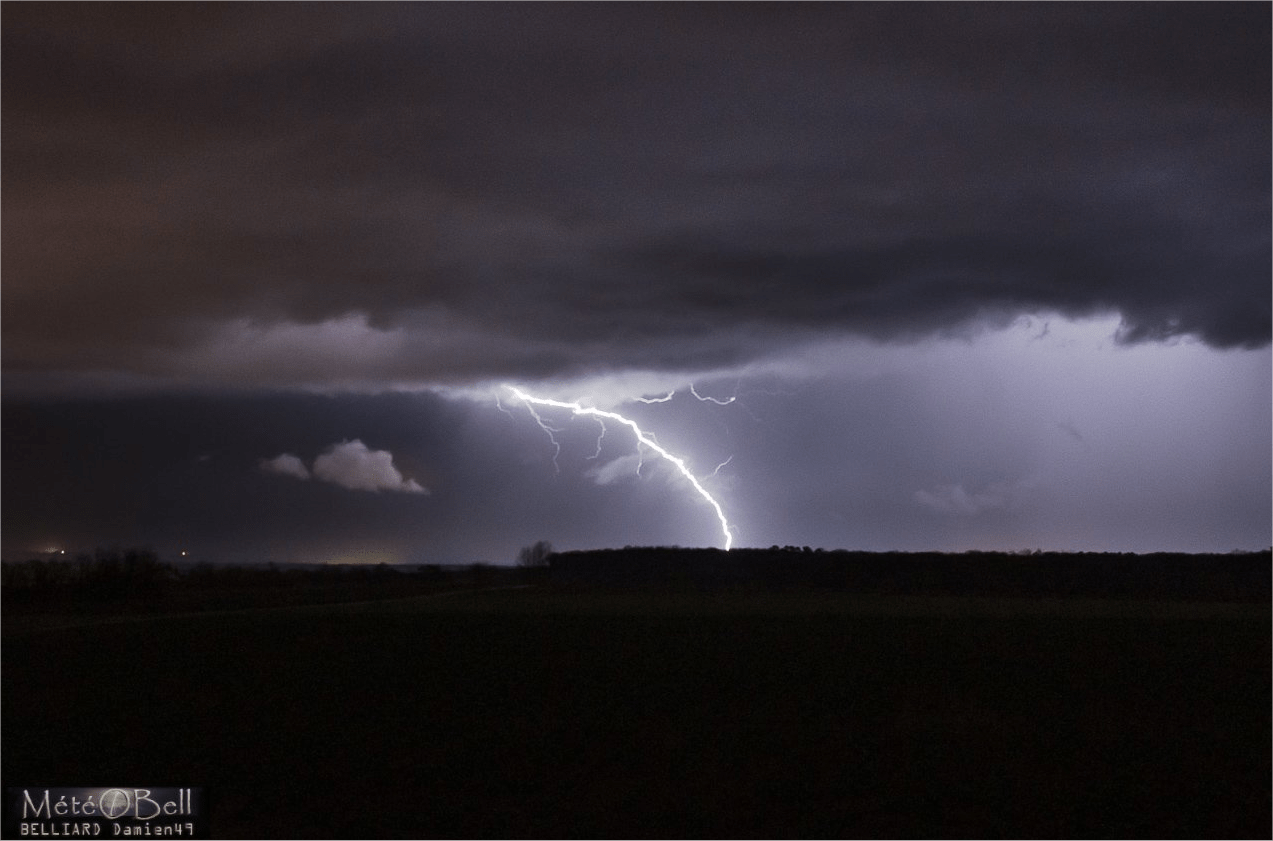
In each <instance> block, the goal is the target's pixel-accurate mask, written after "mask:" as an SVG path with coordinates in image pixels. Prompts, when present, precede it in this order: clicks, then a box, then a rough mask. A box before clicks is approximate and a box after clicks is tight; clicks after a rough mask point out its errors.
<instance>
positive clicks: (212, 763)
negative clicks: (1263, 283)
mask: <svg viewBox="0 0 1273 841" xmlns="http://www.w3.org/2000/svg"><path fill="white" fill-rule="evenodd" d="M1271 657H1273V652H1271V651H1270V615H1269V608H1268V606H1267V605H1222V604H1221V605H1198V604H1193V605H1190V604H1174V605H1173V604H1155V603H1134V602H1101V601H1095V600H1087V601H1064V600H1051V601H1042V600H1008V599H958V598H949V597H947V598H929V599H922V598H889V597H866V596H836V595H829V594H824V595H817V594H805V595H802V594H787V595H783V596H763V595H749V596H693V595H679V596H674V595H655V594H642V595H636V594H631V595H610V596H604V595H598V594H567V593H560V592H551V591H544V590H541V589H537V588H527V589H517V590H499V591H489V592H468V593H456V594H452V595H449V596H429V597H423V598H415V599H405V600H399V601H394V602H384V603H379V604H370V605H368V604H362V605H345V606H331V605H327V606H318V607H313V608H293V609H288V610H281V611H240V612H226V613H221V614H204V615H193V616H185V617H172V618H150V619H140V620H137V621H117V622H107V623H100V622H99V623H97V624H92V625H81V626H78V627H65V628H60V629H58V628H50V627H47V623H46V627H40V628H37V627H34V626H32V625H27V626H25V627H15V626H13V625H10V626H8V627H6V631H5V639H4V645H3V669H2V671H0V676H2V679H3V722H4V742H3V750H2V751H0V759H2V761H3V774H4V778H5V785H10V786H11V785H91V784H111V785H133V784H143V783H145V784H153V785H172V786H177V785H182V786H204V787H205V788H206V789H207V793H208V797H209V799H210V802H211V804H212V812H211V816H212V830H213V832H214V834H215V835H216V836H219V837H266V838H268V837H508V838H520V837H550V836H551V837H579V836H588V837H595V836H600V837H615V836H618V837H670V836H676V837H719V836H730V837H837V838H839V837H861V836H867V837H871V836H924V837H952V836H958V837H968V836H973V837H1002V836H1017V837H1022V836H1024V837H1031V836H1049V837H1057V836H1060V837H1074V836H1103V837H1148V836H1163V837H1226V838H1227V837H1269V835H1270V830H1271V827H1270V742H1271V739H1273V734H1271V732H1270V697H1271V687H1270V660H1271Z"/></svg>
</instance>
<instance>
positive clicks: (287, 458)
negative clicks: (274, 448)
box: [261, 453, 309, 479]
mask: <svg viewBox="0 0 1273 841" xmlns="http://www.w3.org/2000/svg"><path fill="white" fill-rule="evenodd" d="M261 469H262V470H264V471H265V472H266V473H278V474H280V475H282V476H294V477H296V478H297V479H308V478H309V470H307V469H306V468H305V463H304V462H302V461H301V460H300V459H299V458H297V457H296V456H294V455H291V454H290V453H283V454H281V455H277V456H275V457H274V458H263V459H261Z"/></svg>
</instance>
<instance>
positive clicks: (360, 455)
mask: <svg viewBox="0 0 1273 841" xmlns="http://www.w3.org/2000/svg"><path fill="white" fill-rule="evenodd" d="M261 469H262V470H264V471H265V472H267V473H278V474H280V475H283V476H292V477H294V478H296V479H308V478H309V477H310V475H311V473H310V471H309V470H308V469H306V467H305V463H304V462H302V461H301V460H300V459H299V458H297V457H296V456H294V455H291V454H290V453H283V454H281V455H277V456H275V457H274V458H270V459H261ZM312 475H313V476H314V477H315V478H317V479H320V480H321V481H324V482H330V483H331V484H333V485H340V486H341V487H342V488H348V489H350V490H352V491H399V492H401V493H417V494H420V493H422V494H427V493H428V490H427V489H425V488H424V487H422V486H421V485H420V483H419V482H417V481H416V480H414V479H406V478H404V477H403V475H402V474H401V473H399V472H398V468H396V467H394V466H393V454H392V453H390V452H389V451H388V450H372V449H369V448H368V447H367V445H366V444H364V443H363V442H362V441H359V440H358V439H356V438H355V439H354V440H353V441H342V442H341V443H339V444H332V445H331V446H329V447H328V448H327V449H326V450H324V451H323V453H322V454H321V455H319V456H318V458H316V459H314V469H313V474H312Z"/></svg>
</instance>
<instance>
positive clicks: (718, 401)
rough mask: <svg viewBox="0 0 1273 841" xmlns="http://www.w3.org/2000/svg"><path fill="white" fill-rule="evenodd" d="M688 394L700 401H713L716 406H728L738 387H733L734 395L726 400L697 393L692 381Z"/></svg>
mask: <svg viewBox="0 0 1273 841" xmlns="http://www.w3.org/2000/svg"><path fill="white" fill-rule="evenodd" d="M690 394H692V395H694V396H695V397H697V398H698V401H699V402H700V403H715V404H716V405H717V406H728V405H729V404H730V403H733V402H734V401H735V400H737V399H738V387H737V386H735V387H734V396H733V397H730V398H728V399H726V400H721V399H720V398H719V397H704V396H703V395H701V394H699V393H698V392H697V391H695V390H694V383H690ZM671 396H672V395H670V394H669V395H668V397H671ZM659 402H662V401H659Z"/></svg>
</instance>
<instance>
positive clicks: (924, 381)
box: [0, 3, 1273, 563]
mask: <svg viewBox="0 0 1273 841" xmlns="http://www.w3.org/2000/svg"><path fill="white" fill-rule="evenodd" d="M1271 8H1273V7H1270V5H1269V4H1267V3H1243V4H1227V3H1200V4H1192V3H1164V4H1158V3H1136V4H1105V3H1101V4H1078V5H1069V4H1054V3H1047V4H1033V3H1031V4H1022V5H1016V4H1001V3H994V4H976V5H965V4H959V3H949V4H941V5H935V6H934V5H922V4H914V3H898V4H884V5H874V4H858V3H851V4H817V5H798V4H786V3H783V4H779V5H768V4H745V5H734V4H715V3H714V4H708V5H698V4H661V5H637V4H598V5H591V4H567V5H555V4H518V5H500V4H486V3H482V4H463V5H450V4H434V3H425V4H414V3H410V4H392V5H376V4H362V3H359V4H348V5H338V4H321V5H307V4H280V5H266V4H255V3H252V4H174V5H168V4H162V3H145V4H135V5H128V6H116V5H111V4H96V3H95V4H90V5H75V4H63V3H56V4H34V3H5V4H4V5H3V7H2V8H0V38H2V41H3V43H2V51H0V61H2V64H3V67H2V73H0V84H2V100H0V107H2V112H3V113H2V122H0V130H2V138H0V140H2V142H0V152H2V168H0V175H2V178H3V249H2V251H0V256H2V261H3V265H2V271H3V286H2V299H0V300H2V311H0V312H2V316H3V325H2V326H3V329H2V332H0V335H2V340H3V356H2V361H3V392H2V394H3V406H2V413H0V419H2V423H3V462H2V464H3V489H2V490H3V493H2V494H0V501H2V504H3V512H2V513H3V548H4V552H5V554H6V557H9V556H11V555H21V554H22V553H25V552H30V551H46V550H60V549H65V550H67V551H68V552H76V551H82V550H91V549H92V548H93V547H96V546H151V547H153V548H155V549H156V550H158V551H159V552H160V553H161V554H162V555H164V556H165V557H174V556H176V555H177V553H178V552H180V551H183V550H184V551H187V552H189V553H190V555H189V557H192V558H203V559H209V560H220V561H249V560H259V561H310V562H321V561H363V562H368V561H371V562H378V561H386V562H405V563H435V562H436V563H448V562H455V563H463V562H470V561H491V562H500V563H505V562H511V561H512V560H514V559H515V558H516V555H517V551H518V549H520V548H521V547H523V546H526V545H529V544H531V543H534V542H535V541H537V540H548V541H550V542H552V544H553V545H554V546H555V547H556V548H558V549H576V548H599V547H610V546H624V545H629V544H632V545H665V546H670V545H680V546H720V545H723V538H724V536H723V534H722V528H721V524H720V522H719V521H718V519H717V517H716V515H715V513H714V512H713V510H712V508H711V507H710V505H709V504H708V502H707V500H706V499H705V498H704V497H703V496H702V495H700V494H699V493H698V492H697V491H696V490H695V489H694V487H692V485H691V484H690V482H689V481H688V480H687V479H686V478H685V477H684V476H682V475H680V473H679V472H678V471H677V470H676V469H675V467H674V466H673V465H672V464H671V463H670V462H668V461H667V460H665V459H663V458H661V457H660V456H659V455H658V454H657V453H656V452H654V451H653V450H652V449H651V448H650V447H638V446H637V444H636V440H635V438H634V436H633V433H632V432H631V431H630V430H629V429H627V428H626V427H625V426H624V425H622V424H620V423H616V422H614V421H607V422H606V423H605V427H604V430H605V431H604V435H602V434H601V433H602V426H601V424H599V423H598V421H597V420H596V419H594V418H589V417H574V418H572V417H571V413H570V411H568V410H563V409H559V408H554V407H552V406H546V405H539V406H534V405H528V404H527V403H526V402H525V401H524V400H521V399H519V398H518V397H517V396H516V395H515V393H514V392H513V391H512V390H511V389H509V388H508V387H507V386H508V385H515V386H516V387H518V388H520V389H523V390H524V391H525V393H527V394H529V395H532V396H534V397H536V398H545V399H553V400H559V401H570V402H578V404H579V405H580V406H583V407H589V408H597V409H601V410H604V411H610V412H617V413H620V414H622V415H623V416H624V417H628V418H631V419H632V420H634V421H636V422H637V423H639V424H640V426H641V428H642V429H643V430H644V431H645V433H646V434H648V435H649V436H650V437H651V438H652V439H653V440H656V441H657V442H658V444H659V445H660V446H661V447H663V448H665V449H666V450H667V451H668V452H669V453H671V454H674V455H676V456H678V457H680V458H683V459H684V463H685V465H686V467H687V469H688V470H689V471H690V472H691V473H692V474H693V475H694V476H695V477H696V479H697V480H699V481H701V484H702V487H703V488H704V490H705V491H706V493H707V494H709V495H710V496H712V498H713V499H715V500H717V501H718V502H719V504H720V505H721V508H722V511H723V512H724V514H725V515H726V517H727V518H728V521H729V524H730V527H731V531H732V534H733V539H734V545H735V546H769V545H773V544H777V545H797V546H806V545H808V546H820V547H825V548H847V549H867V550H929V549H937V550H945V551H963V550H967V549H988V550H1017V549H1033V548H1043V549H1051V550H1060V551H1064V550H1080V551H1137V552H1146V551H1159V550H1171V551H1189V552H1201V551H1228V550H1231V549H1244V550H1250V549H1263V548H1266V547H1268V546H1269V544H1270V543H1271V542H1273V539H1271V526H1270V509H1271V507H1273V483H1271V480H1270V474H1271V465H1273V452H1271V443H1270V442H1271V439H1273V434H1271V420H1273V418H1271V415H1273V409H1271V406H1273V395H1271V387H1270V384H1271V382H1273V357H1271V354H1270V334H1271V322H1273V315H1271V310H1273V308H1271V305H1270V304H1271V297H1273V291H1271V289H1273V286H1271V281H1273V277H1271V272H1270V253H1271V252H1270V231H1271V230H1273V219H1271V214H1270V206H1271V201H1270V193H1271V189H1270V185H1271V183H1273V169H1271V166H1270V160H1271V156H1270V147H1271V144H1270V124H1271V120H1270V116H1271V113H1273V112H1271V107H1270V103H1271V94H1270V78H1271V75H1273V74H1271V62H1270V31H1271V28H1273V21H1271V19H1270V10H1271ZM691 389H692V390H691ZM673 393H674V394H673ZM669 394H673V396H672V397H671V399H669V400H663V401H662V402H648V403H646V402H639V401H636V400H635V398H638V397H644V398H646V399H647V400H651V399H655V398H657V399H660V400H662V398H665V397H666V396H667V395H669ZM531 409H534V412H533V413H532V411H531Z"/></svg>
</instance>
